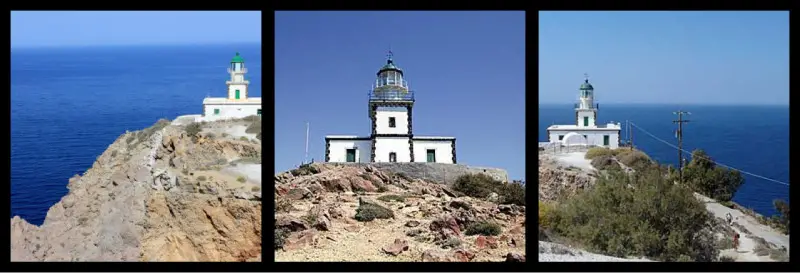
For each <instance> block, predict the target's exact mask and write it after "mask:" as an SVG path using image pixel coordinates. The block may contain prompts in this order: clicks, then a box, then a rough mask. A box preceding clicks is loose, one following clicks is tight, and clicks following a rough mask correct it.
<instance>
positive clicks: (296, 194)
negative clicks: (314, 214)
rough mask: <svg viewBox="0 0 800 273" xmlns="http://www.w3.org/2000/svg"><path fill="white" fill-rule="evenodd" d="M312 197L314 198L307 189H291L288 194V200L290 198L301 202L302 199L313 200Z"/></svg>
mask: <svg viewBox="0 0 800 273" xmlns="http://www.w3.org/2000/svg"><path fill="white" fill-rule="evenodd" d="M311 196H312V194H311V191H309V190H308V189H306V188H305V187H299V188H294V189H290V190H289V192H287V193H286V198H289V199H291V200H301V199H306V198H311Z"/></svg>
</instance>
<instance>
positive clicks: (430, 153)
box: [426, 149, 436, 162]
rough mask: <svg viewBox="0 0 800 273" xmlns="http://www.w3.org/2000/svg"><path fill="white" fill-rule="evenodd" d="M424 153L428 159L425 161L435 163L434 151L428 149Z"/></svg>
mask: <svg viewBox="0 0 800 273" xmlns="http://www.w3.org/2000/svg"><path fill="white" fill-rule="evenodd" d="M426 153H427V155H428V158H427V159H428V162H436V150H434V149H428V150H427V151H426Z"/></svg>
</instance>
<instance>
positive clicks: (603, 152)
mask: <svg viewBox="0 0 800 273" xmlns="http://www.w3.org/2000/svg"><path fill="white" fill-rule="evenodd" d="M598 156H607V157H612V156H614V150H611V149H609V148H605V147H594V148H591V149H589V150H588V151H586V155H585V156H584V157H585V158H586V159H594V158H596V157H598Z"/></svg>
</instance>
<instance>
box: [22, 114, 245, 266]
mask: <svg viewBox="0 0 800 273" xmlns="http://www.w3.org/2000/svg"><path fill="white" fill-rule="evenodd" d="M255 122H260V121H255ZM255 122H254V118H253V117H251V118H249V119H242V120H232V121H219V122H212V123H202V124H193V125H172V124H170V123H169V121H167V120H160V121H159V122H158V123H156V124H155V125H153V126H152V127H150V128H147V129H144V130H141V131H136V132H128V133H125V134H123V135H122V136H120V137H119V138H117V139H116V141H114V143H112V144H111V145H110V146H109V147H108V149H107V150H106V151H105V152H103V154H102V155H100V156H99V157H98V158H97V160H96V161H95V162H94V164H93V166H92V167H91V168H90V169H89V170H87V171H86V172H85V173H84V174H83V175H75V176H74V177H72V178H70V179H69V183H68V184H67V188H69V193H68V194H67V195H66V196H64V197H63V198H62V199H61V201H59V202H58V203H56V204H55V205H54V206H52V207H51V208H50V210H49V211H48V212H47V216H46V218H45V221H44V223H43V224H42V225H41V226H34V225H31V224H29V223H28V222H26V221H25V220H24V219H21V218H19V217H18V216H15V217H14V218H12V219H11V260H12V261H252V260H260V259H261V201H260V200H261V185H260V184H261V177H260V164H261V144H260V141H259V140H258V139H257V138H256V137H255V134H250V133H245V131H251V130H250V129H251V128H248V126H251V127H252V125H253V124H255ZM259 124H260V123H259ZM259 126H260V125H259ZM189 127H193V128H192V129H189ZM245 128H246V129H245ZM258 130H259V131H260V128H258ZM256 169H257V170H258V171H257V173H255V171H254V170H256Z"/></svg>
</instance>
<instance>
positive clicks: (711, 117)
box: [539, 104, 789, 216]
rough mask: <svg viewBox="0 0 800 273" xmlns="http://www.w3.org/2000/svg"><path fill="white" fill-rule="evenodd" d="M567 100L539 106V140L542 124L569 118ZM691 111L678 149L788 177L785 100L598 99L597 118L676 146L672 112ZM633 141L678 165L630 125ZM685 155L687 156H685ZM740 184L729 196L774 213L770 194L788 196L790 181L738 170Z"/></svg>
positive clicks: (667, 150)
mask: <svg viewBox="0 0 800 273" xmlns="http://www.w3.org/2000/svg"><path fill="white" fill-rule="evenodd" d="M573 109H574V108H573V105H572V104H564V105H540V106H539V141H547V137H546V132H547V127H548V126H550V125H552V124H574V123H575V121H574V118H575V112H574V110H573ZM677 110H683V111H688V112H691V115H689V116H687V117H686V118H685V119H689V120H690V122H689V123H686V124H685V125H684V129H683V139H684V141H683V149H684V150H687V151H692V150H694V149H697V148H700V149H703V150H705V151H706V153H708V155H709V156H710V157H711V158H712V159H714V161H718V162H720V163H722V164H725V165H728V166H731V167H734V168H737V169H740V170H743V171H747V172H750V173H754V174H757V175H760V176H764V177H767V178H771V179H774V180H778V181H781V182H784V183H789V106H788V105H785V106H710V105H708V106H706V105H688V106H687V105H684V106H675V105H600V109H599V110H598V114H597V119H598V121H599V122H598V124H605V123H607V122H609V121H614V122H621V123H622V124H623V128H622V129H623V130H622V131H623V132H622V133H621V137H622V138H623V139H626V133H625V131H626V130H627V128H626V127H625V121H626V120H630V121H632V122H633V123H635V124H636V125H637V126H639V127H641V128H642V129H644V130H647V131H648V132H650V133H651V134H653V135H655V136H656V137H658V138H660V139H662V140H665V141H668V142H670V143H673V145H676V146H677V143H678V141H677V138H675V130H676V129H677V125H676V124H673V123H672V121H673V120H677V115H675V114H673V111H677ZM633 131H634V133H633V135H634V138H633V140H634V144H635V145H636V146H637V148H639V149H642V150H643V151H645V152H646V153H647V154H648V155H650V157H652V158H653V159H655V160H657V161H658V162H660V163H663V164H672V165H673V166H677V164H678V154H677V150H676V149H675V148H672V147H670V146H668V145H666V144H664V143H662V142H660V141H658V140H656V139H654V138H652V137H650V136H648V135H647V134H645V133H643V132H642V131H640V130H638V129H636V128H634V129H633ZM688 158H690V157H687V159H688ZM742 176H743V177H744V178H745V184H744V185H743V186H742V187H741V188H739V191H738V192H737V193H736V195H735V196H734V201H735V202H737V203H739V204H741V205H743V206H746V207H750V208H753V209H754V210H755V211H756V212H758V213H761V214H764V215H766V216H769V215H773V214H775V213H776V211H775V208H774V207H773V205H772V200H773V199H784V200H786V201H789V187H788V186H786V185H782V184H778V183H774V182H770V181H768V180H764V179H761V178H756V177H753V176H750V175H746V174H742Z"/></svg>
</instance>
